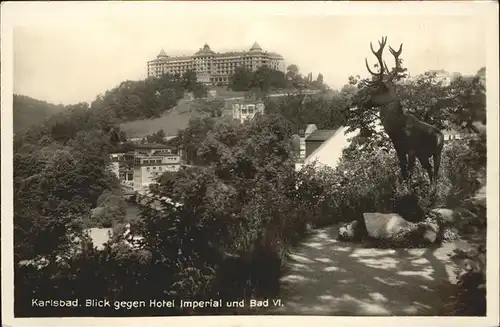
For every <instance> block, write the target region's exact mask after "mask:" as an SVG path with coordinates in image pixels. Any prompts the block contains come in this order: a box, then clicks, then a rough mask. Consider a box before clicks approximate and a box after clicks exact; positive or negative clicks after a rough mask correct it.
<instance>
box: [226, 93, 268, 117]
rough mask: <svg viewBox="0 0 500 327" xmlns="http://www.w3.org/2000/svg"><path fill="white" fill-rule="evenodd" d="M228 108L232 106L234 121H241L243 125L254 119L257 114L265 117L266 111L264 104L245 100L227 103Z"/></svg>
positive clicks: (232, 100) (258, 101)
mask: <svg viewBox="0 0 500 327" xmlns="http://www.w3.org/2000/svg"><path fill="white" fill-rule="evenodd" d="M227 106H230V108H231V110H232V113H233V119H236V120H239V121H240V122H241V123H243V122H244V121H246V120H249V119H252V118H254V117H255V115H256V114H257V113H259V114H261V115H263V114H264V109H265V108H264V102H262V101H260V100H250V99H244V98H242V99H231V100H229V101H226V107H227Z"/></svg>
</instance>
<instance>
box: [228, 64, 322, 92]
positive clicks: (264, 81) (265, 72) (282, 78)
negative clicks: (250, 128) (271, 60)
mask: <svg viewBox="0 0 500 327" xmlns="http://www.w3.org/2000/svg"><path fill="white" fill-rule="evenodd" d="M228 87H229V88H230V89H232V90H233V91H245V92H246V91H253V92H258V93H260V94H267V93H269V92H270V91H273V90H274V91H281V90H285V89H293V90H303V89H314V90H326V89H327V86H326V85H325V84H324V83H323V75H322V74H321V73H320V74H318V77H317V79H316V80H315V81H312V79H310V78H308V77H306V76H302V75H301V74H300V73H299V68H298V67H297V65H290V66H288V68H287V72H286V73H283V72H282V71H279V70H276V69H271V68H269V67H268V66H260V67H259V68H258V69H257V70H255V71H254V72H252V71H251V70H249V69H247V68H244V67H237V68H236V69H235V72H234V74H232V75H231V76H230V77H229V86H228Z"/></svg>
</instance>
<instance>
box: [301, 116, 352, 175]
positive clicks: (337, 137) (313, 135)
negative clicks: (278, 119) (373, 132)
mask: <svg viewBox="0 0 500 327" xmlns="http://www.w3.org/2000/svg"><path fill="white" fill-rule="evenodd" d="M313 126H314V125H313ZM313 126H311V127H310V128H309V127H308V130H306V131H307V133H306V134H307V137H305V146H306V156H305V159H304V160H303V161H299V162H297V163H296V165H295V168H296V169H297V170H300V169H302V167H303V166H304V165H307V164H311V163H314V162H316V163H317V164H318V165H319V166H327V167H330V168H336V167H337V165H338V163H339V161H340V159H341V158H342V155H343V152H344V149H346V148H347V147H348V146H349V144H350V139H351V138H353V137H355V136H356V135H357V134H358V133H359V130H356V131H354V132H349V133H347V129H348V127H340V128H338V129H336V130H318V129H316V130H314V127H315V126H314V127H313ZM311 131H312V132H311Z"/></svg>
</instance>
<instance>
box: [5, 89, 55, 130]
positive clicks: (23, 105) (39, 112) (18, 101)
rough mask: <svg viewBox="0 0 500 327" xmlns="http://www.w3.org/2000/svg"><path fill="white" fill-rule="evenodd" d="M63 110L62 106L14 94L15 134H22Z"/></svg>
mask: <svg viewBox="0 0 500 327" xmlns="http://www.w3.org/2000/svg"><path fill="white" fill-rule="evenodd" d="M63 109H64V106H62V105H54V104H51V103H48V102H46V101H40V100H36V99H33V98H31V97H28V96H25V95H19V94H14V98H13V103H12V113H13V115H14V117H13V121H14V133H22V132H24V131H26V130H27V129H28V128H29V127H31V126H34V125H37V124H40V123H42V122H43V121H44V120H45V119H47V118H48V117H49V116H50V115H53V114H55V113H58V112H60V111H61V110H63Z"/></svg>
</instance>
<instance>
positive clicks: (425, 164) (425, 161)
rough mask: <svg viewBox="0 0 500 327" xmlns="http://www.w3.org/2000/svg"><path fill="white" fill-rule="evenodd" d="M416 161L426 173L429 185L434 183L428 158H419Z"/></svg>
mask: <svg viewBox="0 0 500 327" xmlns="http://www.w3.org/2000/svg"><path fill="white" fill-rule="evenodd" d="M418 161H420V164H421V165H422V167H424V169H425V170H426V171H427V175H429V180H430V181H431V183H432V182H433V181H434V178H433V174H432V166H431V164H430V162H429V158H427V157H424V156H419V157H418Z"/></svg>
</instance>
